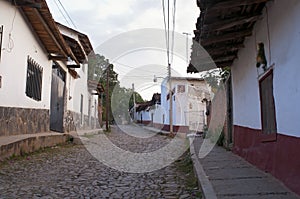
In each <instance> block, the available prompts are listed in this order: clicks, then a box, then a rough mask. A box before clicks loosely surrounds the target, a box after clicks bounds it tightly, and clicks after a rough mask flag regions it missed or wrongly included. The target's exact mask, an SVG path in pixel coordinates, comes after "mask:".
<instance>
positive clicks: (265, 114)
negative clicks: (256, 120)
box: [259, 70, 277, 135]
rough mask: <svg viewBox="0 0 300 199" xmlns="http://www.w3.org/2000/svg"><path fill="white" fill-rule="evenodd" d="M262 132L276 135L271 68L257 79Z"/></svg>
mask: <svg viewBox="0 0 300 199" xmlns="http://www.w3.org/2000/svg"><path fill="white" fill-rule="evenodd" d="M259 89H260V101H261V102H260V103H261V121H262V132H263V134H264V135H272V134H273V135H274V134H275V135H276V133H277V125H276V112H275V102H274V96H273V70H270V71H268V72H267V73H266V74H265V75H264V76H263V77H262V78H261V79H260V81H259Z"/></svg>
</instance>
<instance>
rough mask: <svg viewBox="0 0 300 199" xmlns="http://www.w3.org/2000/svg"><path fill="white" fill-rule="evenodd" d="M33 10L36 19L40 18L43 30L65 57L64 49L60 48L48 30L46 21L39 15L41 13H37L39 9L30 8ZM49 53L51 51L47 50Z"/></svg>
mask: <svg viewBox="0 0 300 199" xmlns="http://www.w3.org/2000/svg"><path fill="white" fill-rule="evenodd" d="M32 10H33V12H34V13H35V15H36V16H37V17H38V19H39V20H40V22H41V23H42V24H43V26H44V28H45V30H46V31H47V33H48V34H49V35H50V37H51V39H52V40H53V41H54V43H55V45H56V46H57V47H58V48H59V50H60V53H61V54H62V55H63V56H65V57H67V55H66V53H65V51H64V50H63V49H62V47H61V45H60V44H59V42H58V41H57V40H56V38H55V36H54V35H53V33H52V31H51V30H50V28H49V27H48V25H47V23H46V22H45V21H44V19H43V17H42V16H41V14H40V13H39V11H38V10H37V9H32ZM49 53H51V52H49Z"/></svg>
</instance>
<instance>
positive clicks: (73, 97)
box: [58, 26, 98, 117]
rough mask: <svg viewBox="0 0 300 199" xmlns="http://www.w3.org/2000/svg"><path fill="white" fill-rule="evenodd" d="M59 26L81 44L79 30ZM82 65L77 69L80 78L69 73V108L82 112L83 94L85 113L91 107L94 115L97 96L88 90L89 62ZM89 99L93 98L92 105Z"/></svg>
mask: <svg viewBox="0 0 300 199" xmlns="http://www.w3.org/2000/svg"><path fill="white" fill-rule="evenodd" d="M58 27H59V30H60V32H61V33H62V34H64V35H67V36H69V37H71V38H73V39H75V40H76V41H77V42H78V43H79V44H80V41H79V38H78V33H77V32H75V31H72V30H71V29H67V28H65V27H63V26H58ZM80 45H81V44H80ZM80 65H81V67H80V68H76V69H75V70H76V72H77V73H78V75H79V76H80V78H78V79H74V78H73V77H71V75H70V74H69V73H68V77H67V79H68V82H67V85H68V87H69V91H68V95H69V96H70V98H69V99H68V110H70V111H73V112H76V113H80V105H81V95H83V114H84V115H88V112H89V108H90V109H91V115H92V116H93V117H94V115H95V108H94V107H95V99H96V98H95V97H94V96H91V95H90V93H89V92H88V85H87V79H88V64H86V63H84V64H80ZM89 100H91V107H89ZM97 103H98V102H97ZM96 115H97V114H96Z"/></svg>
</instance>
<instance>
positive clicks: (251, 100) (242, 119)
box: [232, 0, 300, 137]
mask: <svg viewBox="0 0 300 199" xmlns="http://www.w3.org/2000/svg"><path fill="white" fill-rule="evenodd" d="M268 11H269V28H270V31H269V32H270V45H269V42H268V29H267V27H268V26H267V17H266V11H264V18H263V20H261V21H259V22H258V23H257V24H256V26H255V29H254V34H253V36H252V37H250V38H248V39H246V42H245V46H246V47H245V48H244V49H242V50H240V52H239V55H238V57H239V59H237V60H236V61H235V62H234V64H233V66H232V77H233V104H234V107H233V110H234V124H235V125H240V126H244V127H250V128H255V129H261V114H260V98H259V87H258V86H259V85H258V79H257V76H258V75H257V70H256V66H255V65H256V42H260V41H261V42H263V43H264V44H265V50H266V56H267V59H268V61H269V60H271V62H270V61H269V62H268V65H270V64H273V63H274V64H275V66H274V98H275V109H276V118H277V130H278V132H279V133H282V134H286V135H291V136H297V137H300V131H299V129H300V122H299V118H300V106H299V99H300V91H299V89H300V78H299V74H300V67H299V63H300V56H299V50H300V45H299V44H300V25H299V19H300V12H299V11H300V1H299V0H289V1H283V0H279V1H274V2H272V1H271V2H270V3H268ZM269 47H270V48H271V57H270V56H269V55H270V53H269Z"/></svg>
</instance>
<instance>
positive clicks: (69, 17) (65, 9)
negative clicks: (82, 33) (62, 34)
mask: <svg viewBox="0 0 300 199" xmlns="http://www.w3.org/2000/svg"><path fill="white" fill-rule="evenodd" d="M58 2H59V4H60V5H61V7H62V8H63V10H64V11H65V13H66V14H67V16H68V18H69V19H70V21H71V23H72V24H73V26H74V28H76V29H77V26H76V25H75V23H74V21H73V20H72V19H71V17H70V15H69V13H68V12H67V10H66V9H65V7H64V6H63V4H62V3H61V1H60V0H58Z"/></svg>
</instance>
